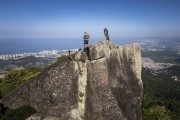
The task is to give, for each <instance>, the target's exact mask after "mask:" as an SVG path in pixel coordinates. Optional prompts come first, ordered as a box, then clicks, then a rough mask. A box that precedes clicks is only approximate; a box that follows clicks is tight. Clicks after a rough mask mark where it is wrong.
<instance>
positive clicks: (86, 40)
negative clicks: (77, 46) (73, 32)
mask: <svg viewBox="0 0 180 120" xmlns="http://www.w3.org/2000/svg"><path fill="white" fill-rule="evenodd" d="M89 38H90V36H89V35H88V33H87V32H84V52H85V53H86V54H87V56H88V59H90V50H89V46H88V43H89Z"/></svg>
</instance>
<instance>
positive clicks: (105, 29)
mask: <svg viewBox="0 0 180 120" xmlns="http://www.w3.org/2000/svg"><path fill="white" fill-rule="evenodd" d="M104 35H105V37H106V40H109V34H108V29H107V28H104Z"/></svg>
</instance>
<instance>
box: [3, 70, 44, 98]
mask: <svg viewBox="0 0 180 120" xmlns="http://www.w3.org/2000/svg"><path fill="white" fill-rule="evenodd" d="M40 72H41V70H40V69H37V68H31V69H14V70H10V71H8V72H7V73H6V74H5V77H4V78H1V79H0V93H1V95H5V94H7V93H9V92H11V91H13V90H14V89H16V88H17V87H19V86H20V85H21V84H23V83H24V82H26V81H28V80H29V79H31V78H33V77H35V76H37V75H38V74H39V73H40Z"/></svg>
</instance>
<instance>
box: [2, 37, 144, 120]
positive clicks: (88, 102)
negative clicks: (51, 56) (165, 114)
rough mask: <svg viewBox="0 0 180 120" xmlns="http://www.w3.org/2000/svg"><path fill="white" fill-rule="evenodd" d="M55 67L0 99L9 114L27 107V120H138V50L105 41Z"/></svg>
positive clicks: (139, 116)
mask: <svg viewBox="0 0 180 120" xmlns="http://www.w3.org/2000/svg"><path fill="white" fill-rule="evenodd" d="M71 58H73V60H72V59H69V57H66V58H64V59H63V60H61V61H58V62H57V63H55V64H54V65H52V66H51V67H49V69H47V70H45V71H44V72H43V73H41V74H40V75H39V76H37V77H35V78H33V79H31V80H30V81H28V82H27V83H25V84H24V85H22V86H21V87H19V88H18V89H16V90H15V91H13V92H12V93H10V94H9V95H7V96H5V97H4V98H3V99H2V101H1V102H2V103H3V104H4V105H5V106H8V107H10V108H17V107H20V106H22V105H24V104H27V105H31V106H32V107H34V108H35V109H36V110H37V111H38V113H36V114H35V115H33V116H31V117H30V118H28V119H29V120H30V119H37V120H38V119H44V120H48V119H49V120H50V119H52V118H54V119H55V118H56V119H59V120H141V100H142V92H143V90H142V89H143V88H142V80H141V52H140V46H139V45H138V44H130V45H124V46H118V45H114V44H112V43H111V42H109V41H107V40H105V41H100V42H97V43H95V44H93V45H91V46H90V58H89V59H88V57H87V55H86V54H85V53H84V52H83V51H82V50H80V51H78V52H77V53H75V54H73V55H72V56H71Z"/></svg>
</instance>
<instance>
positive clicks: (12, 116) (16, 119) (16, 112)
mask: <svg viewBox="0 0 180 120" xmlns="http://www.w3.org/2000/svg"><path fill="white" fill-rule="evenodd" d="M36 112H37V111H36V110H35V109H34V108H32V107H31V106H28V105H24V106H22V107H19V108H17V109H8V110H7V111H6V113H5V114H4V115H2V117H1V118H0V119H1V120H25V119H26V118H28V117H29V116H31V115H33V114H34V113H36Z"/></svg>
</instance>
